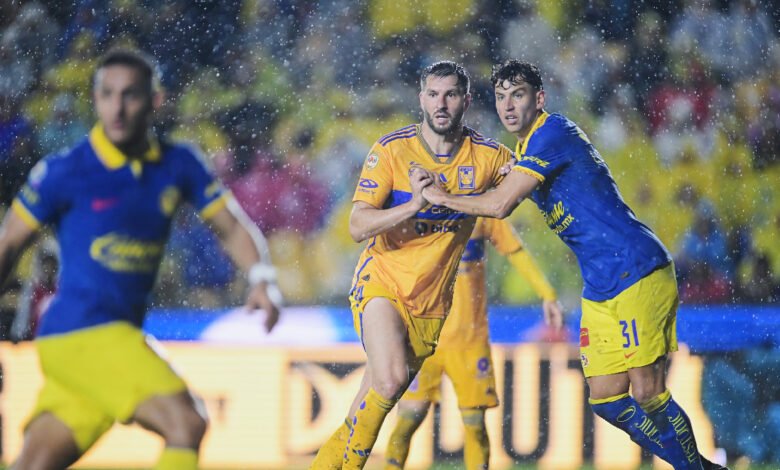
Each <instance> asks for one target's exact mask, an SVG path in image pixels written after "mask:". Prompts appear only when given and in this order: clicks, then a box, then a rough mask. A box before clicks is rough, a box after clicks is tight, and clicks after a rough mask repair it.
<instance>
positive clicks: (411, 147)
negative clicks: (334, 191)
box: [312, 62, 512, 469]
mask: <svg viewBox="0 0 780 470" xmlns="http://www.w3.org/2000/svg"><path fill="white" fill-rule="evenodd" d="M420 89H421V91H420V94H419V99H420V107H421V108H422V111H423V115H424V119H423V122H422V123H420V124H413V125H410V126H407V127H403V128H401V129H399V130H397V131H395V132H391V133H390V134H387V135H385V136H384V137H382V138H380V139H379V140H378V141H377V142H376V143H375V144H374V146H373V147H372V148H371V150H370V152H369V154H368V157H367V158H366V162H365V165H364V167H363V171H362V173H361V175H360V180H359V182H358V186H357V189H356V191H355V196H354V198H353V201H354V206H353V210H352V215H351V217H350V223H349V228H350V233H351V234H352V237H353V238H354V239H355V240H356V241H364V240H367V243H366V247H365V249H364V251H363V253H362V255H361V256H360V259H359V261H358V264H357V268H356V270H355V277H354V282H353V285H352V289H351V291H350V304H351V308H352V312H353V317H354V320H355V329H356V330H357V332H358V335H359V336H360V339H361V342H362V344H363V348H364V349H365V351H366V356H367V367H366V372H365V376H364V379H363V383H362V385H361V389H360V391H359V392H358V394H357V396H356V398H355V401H354V402H353V404H352V407H351V409H350V411H349V415H348V418H347V421H346V422H345V423H344V424H343V425H342V426H341V427H340V428H339V429H338V430H337V431H336V432H335V433H334V434H333V436H331V438H330V439H329V440H328V442H327V443H326V444H325V445H324V446H323V447H322V448H321V449H320V451H319V452H318V454H317V457H316V459H315V460H314V463H313V465H312V468H316V469H328V468H362V467H363V466H364V465H365V463H366V460H367V459H368V456H369V454H370V452H371V448H372V447H373V445H374V442H375V441H376V436H377V434H378V432H379V429H380V427H381V426H382V423H383V422H384V419H385V417H386V416H387V413H388V412H389V411H390V409H391V408H392V407H393V406H394V405H395V403H396V402H397V401H398V399H399V398H400V397H401V395H402V394H403V393H404V391H405V390H406V388H407V387H408V385H409V382H410V381H411V379H412V378H413V377H414V376H415V375H416V373H417V371H418V370H419V369H420V366H421V365H422V362H423V360H424V359H425V358H426V357H428V356H430V355H431V354H433V352H434V349H435V348H436V344H437V341H438V338H439V332H440V331H441V328H442V326H443V324H444V319H445V317H446V315H447V313H448V312H449V310H450V305H451V303H452V290H453V286H454V283H455V276H456V274H457V269H458V262H459V261H460V257H461V255H462V254H463V251H464V249H465V247H466V243H467V242H468V240H469V237H470V236H471V232H472V230H473V228H474V225H475V223H476V217H471V216H467V215H465V214H462V213H460V212H458V211H452V210H449V209H446V208H444V207H441V206H431V205H429V204H428V202H427V201H426V200H425V199H424V198H423V197H422V189H423V188H424V187H426V186H428V185H430V184H432V183H433V180H434V178H435V179H436V180H438V181H439V184H441V185H443V186H444V187H446V188H447V189H448V191H451V192H452V193H453V194H459V195H462V196H468V195H476V194H481V193H483V192H485V191H486V190H488V189H489V188H492V187H494V186H496V185H497V184H498V183H499V181H500V179H501V178H502V176H501V173H500V171H501V167H502V166H503V165H505V164H506V163H507V162H509V161H510V160H511V158H512V152H511V151H510V150H509V149H508V148H506V147H505V146H503V145H500V144H498V143H496V142H495V141H493V140H490V139H487V138H485V137H483V136H481V135H480V134H479V133H477V132H476V131H474V130H472V129H469V128H468V127H466V126H464V124H463V115H464V113H465V112H466V110H467V109H468V107H469V104H470V103H471V94H470V93H469V78H468V75H467V74H466V72H465V70H464V69H463V67H462V66H460V65H458V64H456V63H454V62H437V63H435V64H433V65H431V66H429V67H427V68H425V69H424V70H423V72H422V74H421V77H420ZM413 168H419V169H421V171H412V169H413ZM342 466H343V467H342Z"/></svg>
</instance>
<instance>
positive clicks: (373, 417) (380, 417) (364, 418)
mask: <svg viewBox="0 0 780 470" xmlns="http://www.w3.org/2000/svg"><path fill="white" fill-rule="evenodd" d="M397 401H398V400H397V399H396V400H393V399H387V398H384V397H382V396H381V395H380V394H378V393H376V392H375V391H374V389H373V388H370V389H368V393H367V394H366V398H365V399H364V400H363V402H362V403H361V404H360V406H359V407H358V409H357V411H356V412H355V416H354V417H353V418H352V432H351V433H350V436H349V439H347V449H346V452H345V453H344V463H343V465H342V468H343V469H345V470H348V469H353V468H363V466H364V465H365V464H366V461H368V456H369V455H370V454H371V449H372V447H374V442H376V436H377V435H378V434H379V429H380V428H381V427H382V423H383V422H384V421H385V417H387V413H389V412H390V410H391V409H393V405H395V403H396V402H397Z"/></svg>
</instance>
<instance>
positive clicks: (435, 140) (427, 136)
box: [420, 123, 463, 155]
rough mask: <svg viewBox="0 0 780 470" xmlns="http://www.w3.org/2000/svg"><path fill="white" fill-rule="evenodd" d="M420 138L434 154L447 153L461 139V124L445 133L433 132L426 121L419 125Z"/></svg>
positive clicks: (450, 151)
mask: <svg viewBox="0 0 780 470" xmlns="http://www.w3.org/2000/svg"><path fill="white" fill-rule="evenodd" d="M420 129H421V133H422V138H423V140H425V143H426V144H428V147H429V148H430V149H431V151H432V152H433V153H434V154H436V155H448V154H450V153H452V150H453V149H455V148H456V147H457V146H458V145H459V144H460V142H461V141H462V140H463V126H460V127H458V128H457V129H455V130H453V131H452V132H449V133H447V134H439V133H437V132H434V130H433V129H431V128H430V127H429V126H428V125H427V124H426V123H423V124H421V125H420Z"/></svg>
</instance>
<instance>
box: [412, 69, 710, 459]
mask: <svg viewBox="0 0 780 470" xmlns="http://www.w3.org/2000/svg"><path fill="white" fill-rule="evenodd" d="M491 81H492V83H493V88H494V92H495V97H496V112H497V113H498V115H499V118H500V119H501V122H502V124H503V125H504V127H505V128H506V129H507V131H509V132H511V133H513V134H515V136H516V137H517V146H516V156H517V164H516V165H515V166H514V168H513V171H512V172H511V173H510V174H509V175H507V177H506V178H505V179H504V181H503V182H502V184H501V185H499V187H498V188H496V190H495V191H491V192H490V193H487V194H483V195H480V196H476V197H471V198H464V197H457V196H455V195H453V194H447V193H446V192H445V191H444V190H443V189H442V188H441V187H439V186H433V185H432V186H429V187H427V188H426V189H425V191H424V192H423V195H424V197H425V198H426V199H428V200H429V201H431V202H433V203H436V204H441V205H444V206H446V207H448V208H450V209H452V210H457V211H462V212H466V213H469V214H475V215H482V216H489V217H499V218H503V217H506V216H507V215H508V214H509V213H510V212H511V211H512V210H513V209H514V208H515V207H516V206H517V205H518V204H519V203H520V202H521V201H523V200H524V199H526V198H529V199H532V200H533V201H534V202H535V203H536V205H537V206H538V207H539V209H540V211H541V212H542V213H543V214H544V218H545V222H547V225H548V226H549V227H550V229H551V230H552V231H553V232H554V233H555V234H557V235H558V236H559V237H560V238H561V240H562V241H563V242H564V243H566V244H567V245H568V246H569V248H571V250H572V251H573V252H574V254H575V255H576V257H577V261H578V262H579V265H580V270H581V271H582V277H583V281H584V282H583V283H584V288H583V292H582V298H583V300H582V322H581V327H580V359H581V362H582V370H583V372H584V374H585V377H586V379H587V382H588V391H589V393H590V399H589V401H590V404H591V408H592V409H593V411H594V413H596V414H597V415H599V416H600V417H601V418H603V419H604V420H606V421H607V422H609V423H610V424H612V425H613V426H615V427H617V428H619V429H621V430H623V431H624V432H626V433H627V434H628V435H629V436H630V437H631V439H632V440H633V441H634V442H636V443H637V444H639V445H640V446H642V447H643V448H644V449H646V450H648V451H649V452H652V453H653V454H655V455H657V456H658V457H660V458H662V459H664V460H666V461H667V462H669V463H670V464H671V465H672V466H674V468H675V469H676V470H685V469H693V470H702V469H711V468H720V467H718V466H716V465H715V464H713V463H712V462H710V461H708V460H707V459H705V458H703V457H702V456H701V455H699V451H698V448H697V446H696V439H695V438H694V435H693V427H692V425H691V422H690V419H689V418H688V415H687V414H686V413H685V411H684V410H683V409H682V407H680V405H679V404H678V403H677V402H676V401H675V400H674V399H673V398H672V395H671V392H670V391H669V390H668V389H667V388H666V365H667V355H668V354H669V353H672V352H674V351H676V350H677V333H676V319H677V303H678V297H677V284H676V282H675V276H674V266H673V264H672V257H671V255H670V254H669V252H668V251H667V249H666V247H664V245H663V244H662V243H661V241H660V240H659V239H658V237H656V236H655V234H654V233H653V231H652V230H650V228H649V227H648V226H647V225H645V224H643V223H642V222H640V221H639V220H638V219H637V218H636V215H634V212H633V211H632V210H631V208H629V207H628V206H627V205H626V203H625V201H624V200H623V198H622V196H621V195H620V192H619V191H618V187H617V184H615V181H614V180H613V179H612V174H611V173H610V171H609V168H608V167H607V164H606V163H605V162H604V160H603V159H602V158H601V155H600V154H599V152H598V151H597V150H596V148H595V147H594V146H593V144H591V142H590V140H589V139H588V136H587V135H586V134H585V132H583V131H582V129H580V128H579V127H578V126H577V125H576V124H575V123H574V122H572V121H571V120H569V119H568V118H567V117H566V116H563V115H561V114H550V113H548V112H547V111H545V109H544V104H545V99H546V95H545V91H544V87H543V84H542V78H541V73H540V72H539V68H538V67H536V66H535V65H532V64H529V63H527V62H521V61H518V60H509V61H506V62H504V63H503V64H500V65H498V66H496V67H495V68H494V71H493V76H492V77H491ZM629 391H630V394H629Z"/></svg>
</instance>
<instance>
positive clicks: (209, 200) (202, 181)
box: [182, 147, 227, 219]
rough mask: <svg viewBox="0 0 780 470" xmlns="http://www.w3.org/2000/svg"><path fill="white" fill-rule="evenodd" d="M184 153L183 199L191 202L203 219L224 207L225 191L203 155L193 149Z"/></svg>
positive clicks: (225, 200) (186, 149)
mask: <svg viewBox="0 0 780 470" xmlns="http://www.w3.org/2000/svg"><path fill="white" fill-rule="evenodd" d="M182 149H183V153H184V158H183V160H184V165H183V167H184V168H183V170H184V181H183V188H182V189H183V197H184V200H186V201H188V202H189V203H190V204H192V205H193V206H194V207H195V209H196V210H197V211H198V213H199V214H200V216H201V217H202V218H203V219H208V218H210V217H211V216H213V215H214V214H216V213H217V212H218V211H219V210H220V209H222V208H223V207H225V203H226V202H227V199H226V196H227V194H226V193H227V192H226V190H225V187H224V186H223V185H222V183H221V182H220V181H219V180H218V179H217V178H216V177H215V176H214V174H213V173H212V172H211V170H210V169H209V168H208V166H207V164H206V162H205V160H204V157H203V156H202V155H201V154H200V152H197V151H195V150H193V149H189V148H184V147H183V148H182Z"/></svg>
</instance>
